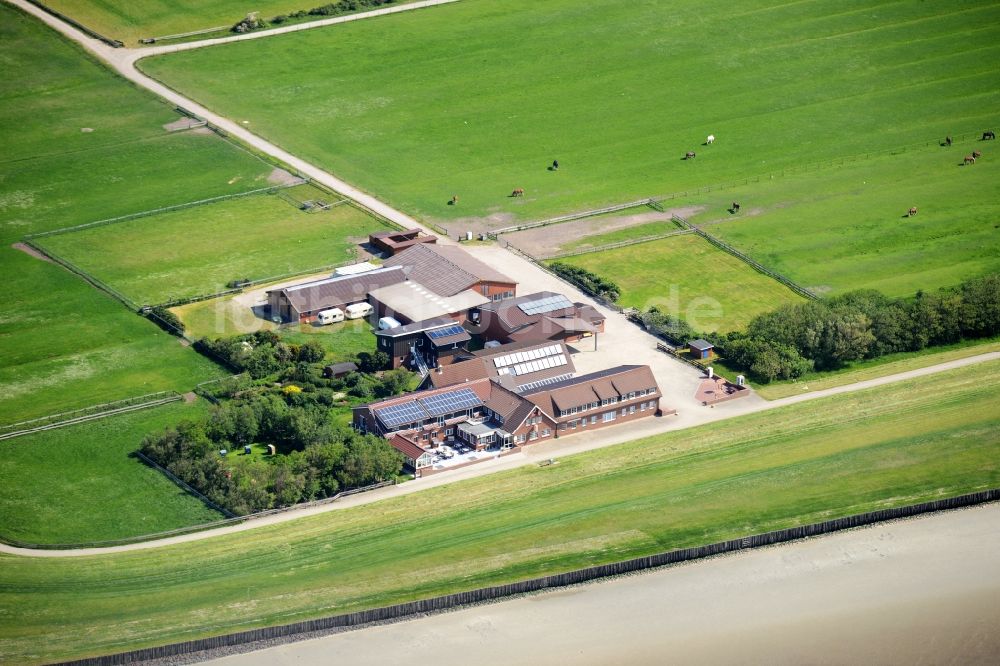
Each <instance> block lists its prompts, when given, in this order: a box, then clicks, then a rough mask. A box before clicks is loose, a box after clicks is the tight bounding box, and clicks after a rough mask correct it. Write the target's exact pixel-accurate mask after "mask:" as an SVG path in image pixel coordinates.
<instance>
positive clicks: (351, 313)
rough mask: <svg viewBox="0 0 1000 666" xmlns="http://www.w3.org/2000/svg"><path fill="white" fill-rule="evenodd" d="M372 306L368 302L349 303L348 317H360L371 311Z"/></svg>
mask: <svg viewBox="0 0 1000 666" xmlns="http://www.w3.org/2000/svg"><path fill="white" fill-rule="evenodd" d="M372 311H373V310H372V306H371V304H369V303H351V304H350V305H348V306H347V312H346V314H347V318H348V319H361V318H362V317H367V316H368V315H370V314H371V313H372Z"/></svg>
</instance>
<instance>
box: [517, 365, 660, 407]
mask: <svg viewBox="0 0 1000 666" xmlns="http://www.w3.org/2000/svg"><path fill="white" fill-rule="evenodd" d="M654 387H656V388H657V389H658V387H657V384H656V379H655V378H654V377H653V372H652V371H651V370H650V369H649V366H647V365H620V366H618V367H616V368H609V369H607V370H601V371H600V372H592V373H590V374H589V375H582V376H580V377H574V378H572V379H567V380H566V381H562V382H558V383H556V384H549V385H548V386H542V387H539V388H537V389H531V390H528V391H525V392H524V393H523V394H522V395H524V397H525V398H527V399H528V400H530V401H531V402H533V403H534V404H536V405H538V407H540V408H541V409H542V410H543V411H545V412H546V413H547V414H550V415H552V416H555V415H556V413H557V411H556V410H559V411H564V410H567V409H569V408H571V407H580V406H583V405H586V404H589V403H591V402H595V401H600V400H603V399H606V398H620V397H621V396H623V395H626V394H628V393H631V392H633V391H640V390H642V389H647V388H654Z"/></svg>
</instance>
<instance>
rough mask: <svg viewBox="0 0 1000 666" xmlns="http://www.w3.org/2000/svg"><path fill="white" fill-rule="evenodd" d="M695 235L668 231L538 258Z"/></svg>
mask: <svg viewBox="0 0 1000 666" xmlns="http://www.w3.org/2000/svg"><path fill="white" fill-rule="evenodd" d="M693 233H696V232H695V230H694V229H678V230H676V231H668V232H667V233H664V234H656V235H654V236H643V237H642V238H632V239H629V240H623V241H618V242H617V243H610V244H608V245H598V246H595V247H588V248H586V249H579V250H572V251H570V252H560V253H558V254H550V255H546V256H544V257H539V259H540V260H541V261H550V260H553V259H565V258H566V257H576V256H579V255H581V254H591V253H593V252H604V251H605V250H617V249H618V248H620V247H628V246H629V245H639V244H640V243H651V242H653V241H658V240H663V239H664V238H673V237H674V236H686V235H688V234H693Z"/></svg>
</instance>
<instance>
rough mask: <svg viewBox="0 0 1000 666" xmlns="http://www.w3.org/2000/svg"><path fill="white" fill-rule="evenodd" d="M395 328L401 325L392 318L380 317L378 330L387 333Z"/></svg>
mask: <svg viewBox="0 0 1000 666" xmlns="http://www.w3.org/2000/svg"><path fill="white" fill-rule="evenodd" d="M397 326H402V324H400V323H399V322H398V321H397V320H395V319H393V318H392V317H382V318H381V319H379V320H378V330H380V331H387V330H389V329H390V328H396V327H397Z"/></svg>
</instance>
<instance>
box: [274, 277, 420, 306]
mask: <svg viewBox="0 0 1000 666" xmlns="http://www.w3.org/2000/svg"><path fill="white" fill-rule="evenodd" d="M405 280H406V274H405V273H404V272H403V271H402V270H401V269H399V268H383V269H381V270H374V271H368V272H367V273H360V274H358V275H345V276H342V277H333V278H326V279H324V280H316V281H315V282H307V283H305V284H300V285H295V286H292V287H284V288H282V289H274V290H271V291H269V292H268V293H269V294H270V293H271V292H272V291H277V292H282V293H284V295H285V297H286V298H287V299H288V301H289V302H290V303H291V304H292V307H294V308H295V310H296V311H298V312H300V313H301V312H314V311H316V310H323V309H325V308H332V307H337V306H340V305H344V304H347V303H358V302H360V301H364V300H365V299H366V298H367V297H368V292H370V291H373V290H375V289H379V288H380V287H387V286H389V285H391V284H398V283H400V282H403V281H405Z"/></svg>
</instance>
